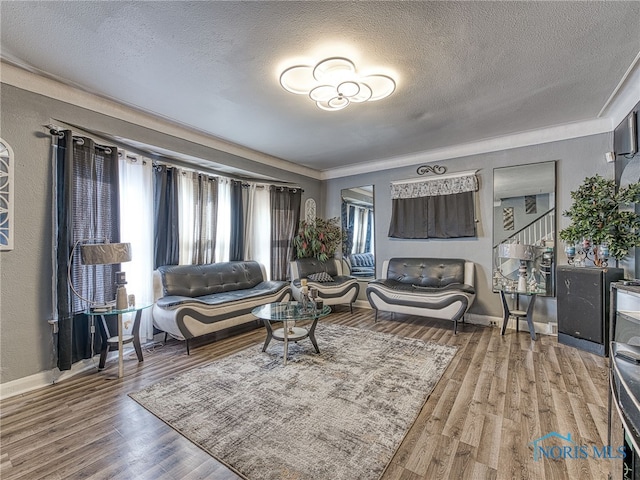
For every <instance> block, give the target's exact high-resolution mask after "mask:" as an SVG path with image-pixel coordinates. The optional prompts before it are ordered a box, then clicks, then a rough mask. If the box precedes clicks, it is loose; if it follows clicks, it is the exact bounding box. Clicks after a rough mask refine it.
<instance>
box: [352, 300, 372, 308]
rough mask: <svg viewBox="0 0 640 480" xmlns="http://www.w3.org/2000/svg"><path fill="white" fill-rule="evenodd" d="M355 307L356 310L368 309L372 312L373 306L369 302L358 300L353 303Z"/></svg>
mask: <svg viewBox="0 0 640 480" xmlns="http://www.w3.org/2000/svg"><path fill="white" fill-rule="evenodd" d="M353 306H354V307H356V308H366V309H367V310H372V308H371V304H370V303H369V301H368V300H356V301H355V302H353Z"/></svg>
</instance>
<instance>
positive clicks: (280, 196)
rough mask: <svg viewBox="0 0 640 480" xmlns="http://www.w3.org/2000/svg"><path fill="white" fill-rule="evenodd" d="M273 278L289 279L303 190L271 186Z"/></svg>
mask: <svg viewBox="0 0 640 480" xmlns="http://www.w3.org/2000/svg"><path fill="white" fill-rule="evenodd" d="M270 194H271V252H272V253H271V278H272V280H288V276H289V262H290V261H291V260H293V237H294V236H295V235H296V232H297V230H298V223H299V221H300V205H301V202H302V191H301V190H300V189H295V188H294V189H291V188H284V187H275V186H272V187H271V191H270Z"/></svg>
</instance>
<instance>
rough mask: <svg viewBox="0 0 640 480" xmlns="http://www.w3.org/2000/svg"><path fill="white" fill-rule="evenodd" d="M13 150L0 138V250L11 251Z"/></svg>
mask: <svg viewBox="0 0 640 480" xmlns="http://www.w3.org/2000/svg"><path fill="white" fill-rule="evenodd" d="M13 190H14V186H13V150H12V149H11V147H10V146H9V144H8V143H7V142H5V141H4V140H3V139H1V138H0V250H13Z"/></svg>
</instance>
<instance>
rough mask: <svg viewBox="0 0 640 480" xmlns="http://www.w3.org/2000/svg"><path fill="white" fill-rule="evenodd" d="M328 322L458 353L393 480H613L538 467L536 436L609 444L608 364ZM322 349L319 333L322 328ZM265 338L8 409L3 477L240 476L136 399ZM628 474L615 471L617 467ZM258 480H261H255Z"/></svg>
mask: <svg viewBox="0 0 640 480" xmlns="http://www.w3.org/2000/svg"><path fill="white" fill-rule="evenodd" d="M323 321H324V322H330V323H336V324H343V325H349V326H352V327H358V328H363V329H371V330H376V331H380V332H386V333H392V334H396V335H401V336H406V337H414V338H420V339H422V340H429V341H433V342H437V343H441V344H447V345H455V346H457V347H459V351H458V353H457V354H456V356H455V358H454V360H453V362H452V363H451V365H449V367H448V369H447V371H446V372H445V374H444V376H443V378H442V379H441V380H440V382H439V383H438V384H437V386H436V388H435V390H434V391H433V393H432V394H431V396H430V398H429V400H428V401H427V403H426V404H425V406H424V408H423V409H422V411H421V412H420V414H419V416H418V418H417V420H416V422H415V424H414V425H413V427H412V428H411V429H410V430H409V432H408V433H407V435H406V437H405V439H404V441H403V442H402V444H401V445H400V447H399V449H398V451H397V452H396V455H395V456H394V458H393V460H392V462H391V464H390V465H389V467H388V469H387V471H386V472H385V473H384V475H383V477H382V478H383V479H384V480H397V479H404V480H419V479H429V480H431V479H467V478H468V479H480V480H484V479H494V478H495V479H578V478H579V479H580V480H587V479H598V480H600V479H605V478H607V473H608V471H609V467H610V465H609V462H610V461H607V460H601V461H595V460H591V459H585V460H549V459H545V460H540V461H534V460H533V447H532V446H531V445H530V444H529V442H531V441H532V440H533V439H535V438H538V437H540V436H542V435H545V434H546V433H549V432H552V431H557V432H560V433H563V434H566V433H567V432H570V433H571V434H572V436H573V437H574V440H575V441H576V443H577V444H579V445H592V444H593V445H603V444H606V438H607V378H608V377H607V361H606V360H605V359H603V358H600V357H597V356H595V355H591V354H589V353H586V352H582V351H580V350H577V349H574V348H571V347H567V346H564V345H559V344H558V343H557V340H556V338H555V337H550V336H539V337H538V338H539V340H538V341H537V342H532V341H531V340H530V337H529V335H528V334H527V333H524V332H520V333H515V331H512V330H508V331H507V334H506V335H505V336H504V337H503V336H500V332H499V330H498V329H497V328H488V327H480V326H474V325H465V326H463V328H462V331H461V332H460V333H459V334H458V335H457V336H454V335H453V333H452V331H451V324H450V323H449V322H444V321H434V320H427V319H423V318H419V317H408V316H400V315H398V316H396V318H392V317H391V315H389V314H381V315H380V316H379V321H378V322H377V323H374V321H373V314H372V312H371V311H369V310H361V309H354V313H353V314H350V313H349V311H348V309H344V308H341V307H338V308H337V309H336V312H334V313H332V314H331V315H330V316H329V317H327V318H326V319H324V320H323ZM316 335H317V338H318V343H319V344H320V348H321V349H322V330H321V325H320V326H319V328H318V330H317V333H316ZM263 339H264V331H263V330H262V329H259V330H253V331H250V332H246V333H242V334H240V335H237V336H234V337H231V338H226V339H222V340H218V341H216V342H214V343H210V344H208V345H204V346H199V347H195V348H192V350H191V355H190V356H187V355H186V352H185V348H184V345H183V344H182V343H180V342H176V341H171V342H169V343H168V344H167V345H165V346H162V347H158V346H156V347H155V348H153V349H152V350H150V349H146V350H145V361H144V362H143V363H140V364H138V363H137V361H136V360H135V356H134V355H128V358H127V360H126V361H125V377H124V378H122V379H119V380H118V379H113V376H114V375H116V373H117V365H116V362H111V363H109V364H108V365H107V369H106V370H104V371H103V372H97V371H91V372H87V373H84V374H82V375H79V376H76V377H74V378H72V379H69V380H67V381H64V382H61V383H59V384H56V385H52V386H50V387H46V388H44V389H41V390H38V391H34V392H30V393H27V394H24V395H20V396H16V397H13V398H9V399H6V400H5V401H3V402H2V403H1V404H0V478H2V479H3V480H10V479H29V480H35V479H40V478H46V479H67V478H72V479H106V478H109V479H154V480H157V479H196V478H208V479H219V480H227V479H237V478H238V477H237V476H236V475H234V474H233V473H232V472H230V471H229V470H228V469H227V468H226V467H224V466H223V465H222V464H220V463H219V462H217V461H216V460H215V459H213V458H212V457H211V456H209V455H208V454H207V453H205V452H204V451H202V450H200V449H199V448H198V447H196V446H195V445H193V444H192V443H191V442H189V441H188V440H186V439H185V438H184V437H182V436H181V435H179V434H178V433H176V432H175V431H174V430H173V429H171V428H170V427H169V426H167V425H166V424H164V423H163V422H162V421H160V420H158V419H157V418H156V417H155V416H153V415H152V414H151V413H149V412H147V411H146V410H145V409H144V408H142V407H140V406H139V405H138V404H137V403H136V402H134V401H133V400H131V399H130V398H129V397H128V395H127V394H128V393H130V392H134V391H137V390H139V389H141V388H143V387H145V386H147V385H150V384H153V383H154V382H156V381H158V380H160V379H162V378H165V377H167V376H170V375H173V374H175V373H178V372H181V371H184V370H185V369H189V368H193V367H197V366H199V365H203V364H206V363H209V362H211V361H213V360H215V359H216V358H220V357H222V356H225V355H228V354H230V353H233V352H235V351H238V350H240V349H242V348H245V347H247V346H249V345H256V344H260V343H261V342H262V341H263ZM619 467H620V466H619V465H618V468H619ZM252 480H260V479H252Z"/></svg>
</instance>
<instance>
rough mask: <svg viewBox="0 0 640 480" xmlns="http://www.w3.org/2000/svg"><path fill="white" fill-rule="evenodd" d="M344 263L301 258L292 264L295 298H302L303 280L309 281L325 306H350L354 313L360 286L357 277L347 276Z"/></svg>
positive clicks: (292, 289) (292, 286)
mask: <svg viewBox="0 0 640 480" xmlns="http://www.w3.org/2000/svg"><path fill="white" fill-rule="evenodd" d="M342 265H343V264H342V262H341V261H340V260H337V259H335V258H332V259H329V260H327V261H326V262H322V261H320V260H318V259H316V258H300V259H298V260H294V261H292V262H291V263H290V269H291V270H290V273H291V291H292V293H293V298H295V299H296V300H298V301H299V300H300V299H301V298H302V293H301V288H302V282H301V279H303V278H306V279H307V286H308V287H309V288H311V287H313V288H316V289H317V290H318V298H320V299H322V301H323V303H324V304H325V305H339V304H349V308H350V309H351V312H353V302H355V301H356V298H358V292H359V291H360V285H359V284H358V280H357V279H356V278H355V277H352V276H350V275H345V274H344V272H343V269H342Z"/></svg>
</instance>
